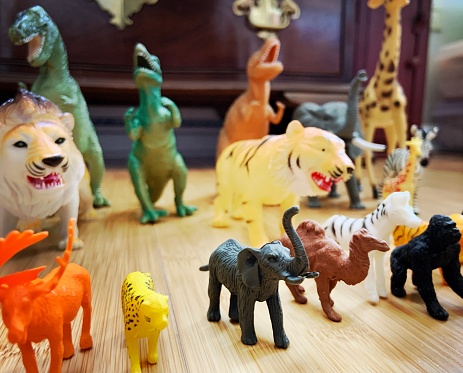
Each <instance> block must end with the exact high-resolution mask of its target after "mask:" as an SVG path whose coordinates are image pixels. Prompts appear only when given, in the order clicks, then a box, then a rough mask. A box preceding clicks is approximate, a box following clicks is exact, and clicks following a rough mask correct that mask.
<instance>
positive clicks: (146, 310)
mask: <svg viewBox="0 0 463 373" xmlns="http://www.w3.org/2000/svg"><path fill="white" fill-rule="evenodd" d="M121 301H122V312H123V314H124V321H125V339H126V342H127V349H128V352H129V357H130V365H131V371H132V373H141V368H140V353H139V349H138V340H139V339H140V338H146V337H147V338H148V362H149V363H150V364H155V363H157V362H158V339H159V334H160V333H161V330H163V329H165V328H166V327H167V315H168V313H169V298H168V297H167V296H166V295H162V294H158V293H156V292H155V291H154V283H153V279H152V278H151V275H150V274H149V273H143V272H132V273H129V275H128V276H127V277H126V279H125V280H124V283H123V284H122V291H121Z"/></svg>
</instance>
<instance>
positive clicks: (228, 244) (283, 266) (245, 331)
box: [200, 206, 318, 348]
mask: <svg viewBox="0 0 463 373" xmlns="http://www.w3.org/2000/svg"><path fill="white" fill-rule="evenodd" d="M298 212H299V208H298V207H297V206H294V207H292V208H290V209H288V210H287V211H285V213H284V215H283V219H282V221H283V226H284V229H285V231H286V233H287V235H288V237H289V239H290V241H291V243H292V245H293V247H294V253H295V255H294V257H291V256H290V254H289V249H288V248H286V247H284V246H283V245H282V244H281V243H280V242H279V241H272V242H270V243H267V244H265V245H264V246H262V247H261V248H260V249H253V248H250V247H246V246H244V245H242V244H240V243H239V242H237V241H235V240H233V239H229V240H227V241H225V242H224V243H223V244H221V245H220V246H219V247H218V248H217V249H216V250H215V251H214V252H213V253H212V254H211V257H210V259H209V264H208V265H205V266H202V267H201V268H200V270H201V271H209V291H208V293H209V299H210V303H209V309H208V311H207V319H208V320H209V321H219V320H220V308H219V305H220V291H221V288H222V285H224V286H225V287H226V288H227V289H228V290H229V291H230V293H231V295H230V308H229V312H228V316H229V317H230V319H231V320H232V321H234V322H239V324H240V327H241V342H243V343H244V344H246V345H254V344H256V343H257V337H256V332H255V330H254V305H255V302H256V301H259V302H263V301H266V302H267V306H268V310H269V313H270V319H271V321H272V327H273V337H274V342H275V346H276V347H280V348H287V347H288V346H289V340H288V338H287V337H286V334H285V331H284V328H283V311H282V309H281V304H280V296H279V293H278V283H279V281H280V280H283V281H285V282H287V283H289V284H293V285H299V284H300V283H301V282H302V281H303V280H304V278H314V277H317V276H318V273H316V272H309V273H307V269H308V267H309V262H308V259H307V255H306V253H305V251H304V246H303V245H302V242H301V240H300V238H299V237H298V235H297V233H296V231H295V229H294V228H293V226H292V225H291V218H292V217H293V216H294V215H295V214H297V213H298Z"/></svg>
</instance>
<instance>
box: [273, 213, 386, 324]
mask: <svg viewBox="0 0 463 373" xmlns="http://www.w3.org/2000/svg"><path fill="white" fill-rule="evenodd" d="M296 231H297V234H298V235H299V237H300V238H301V240H302V243H303V245H304V248H305V251H306V253H307V257H308V258H309V263H310V268H309V271H316V272H319V276H318V277H317V278H316V279H315V283H316V284H317V292H318V296H319V298H320V302H321V305H322V308H323V311H324V312H325V314H326V316H328V318H329V319H330V320H331V321H337V322H339V321H341V320H342V317H341V315H339V314H338V313H337V312H336V311H335V310H333V305H334V302H333V300H332V299H331V297H330V293H331V291H332V290H333V289H334V287H335V286H336V284H337V283H338V281H341V280H342V281H344V282H345V283H346V284H348V285H356V284H358V283H359V282H362V281H363V280H364V279H365V277H366V275H367V273H368V269H369V268H370V260H369V258H368V253H369V252H370V251H372V250H379V251H383V252H384V251H388V250H389V246H388V245H387V243H386V242H385V241H383V240H380V239H377V238H375V237H373V236H372V235H370V234H369V233H368V232H367V230H366V229H361V230H359V231H358V232H356V233H355V234H354V235H353V236H352V239H351V241H350V244H349V249H350V250H349V254H346V253H345V252H344V250H343V249H342V248H341V246H339V244H338V243H337V242H336V241H335V240H334V239H332V238H331V237H327V236H325V230H324V229H323V228H322V226H321V225H320V224H318V223H317V222H316V221H313V220H305V221H303V222H302V223H301V224H299V226H298V227H297V229H296ZM281 243H282V244H283V246H286V247H288V248H289V249H290V250H291V253H292V252H293V248H292V245H291V242H290V241H289V239H288V236H286V235H285V236H283V237H282V238H281ZM287 285H288V287H289V290H290V291H291V293H292V294H293V297H294V299H295V300H296V302H298V303H307V298H306V297H305V296H303V295H302V293H303V292H304V288H303V287H302V286H301V285H289V284H287Z"/></svg>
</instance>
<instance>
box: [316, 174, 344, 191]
mask: <svg viewBox="0 0 463 373" xmlns="http://www.w3.org/2000/svg"><path fill="white" fill-rule="evenodd" d="M311 176H312V180H313V182H314V183H315V184H316V185H317V186H318V187H319V188H320V189H321V190H324V191H325V192H329V191H330V190H331V185H332V184H333V183H337V182H339V181H340V180H341V178H337V179H333V178H331V177H329V176H325V175H323V174H321V173H320V172H313V173H312V175H311Z"/></svg>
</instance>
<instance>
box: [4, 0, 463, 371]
mask: <svg viewBox="0 0 463 373" xmlns="http://www.w3.org/2000/svg"><path fill="white" fill-rule="evenodd" d="M370 3H371V4H373V5H375V6H379V5H381V4H383V5H384V6H385V7H386V8H387V11H388V12H389V14H393V13H400V10H401V8H402V7H403V6H404V5H406V3H407V2H406V1H402V2H398V1H389V2H383V1H371V2H370ZM391 19H392V18H391ZM391 19H388V18H387V17H386V20H385V23H386V27H387V29H389V32H388V35H387V37H385V38H384V39H383V45H382V52H381V54H380V58H379V62H378V67H377V72H376V73H375V75H374V77H373V78H372V79H370V81H369V83H368V85H367V87H366V89H365V91H364V92H362V93H361V96H360V100H359V98H358V92H359V91H360V89H359V88H360V83H361V82H362V81H366V80H367V77H366V73H365V72H364V71H360V72H359V73H358V74H357V75H356V77H355V78H354V80H353V81H352V86H351V90H350V93H349V99H348V104H344V103H338V102H336V103H327V104H325V105H324V106H318V105H316V104H314V103H306V104H304V105H303V106H301V107H300V108H298V109H297V110H296V112H295V120H293V121H291V122H290V123H289V124H288V126H287V129H286V132H285V133H284V134H282V135H278V136H269V135H268V131H269V124H270V123H273V124H276V123H279V122H280V120H281V119H282V117H283V111H284V110H285V107H284V104H282V103H277V110H276V112H275V111H274V110H273V109H272V107H271V106H270V104H269V102H268V101H269V97H270V81H271V80H273V79H274V78H276V77H277V76H278V75H279V74H280V73H281V72H282V70H283V65H282V63H281V62H280V61H278V54H279V50H280V42H279V41H278V40H277V39H276V38H269V39H268V40H266V41H265V42H264V43H263V45H262V47H261V48H260V49H259V50H258V51H256V52H255V53H254V54H253V55H252V56H251V57H250V59H249V61H248V65H247V74H248V80H249V88H248V89H247V90H246V91H245V92H244V93H243V94H242V95H241V96H239V97H238V98H237V99H236V101H235V102H234V103H233V104H232V105H231V107H230V109H229V111H228V112H227V114H226V116H225V121H224V126H223V128H222V129H221V131H220V135H219V140H218V145H217V159H216V162H217V163H216V173H217V196H216V198H215V200H214V218H213V222H212V225H213V226H214V227H227V226H229V224H230V220H229V218H230V217H233V218H235V219H236V218H239V219H244V220H245V222H246V225H247V228H248V232H249V246H248V245H247V244H242V243H240V242H238V241H236V240H234V239H229V240H227V241H225V242H224V243H222V244H221V245H219V246H218V247H217V248H216V249H215V250H214V251H213V252H212V254H211V255H210V258H209V263H208V264H206V265H203V266H202V267H201V268H200V270H201V271H208V272H209V288H208V295H209V300H210V303H209V307H208V310H207V319H208V320H209V321H211V322H217V321H219V320H220V318H221V313H220V308H219V305H220V292H221V287H222V285H223V286H225V287H226V288H227V289H228V290H229V292H230V307H229V310H228V316H229V318H230V319H231V320H232V321H234V322H237V323H239V326H240V329H241V341H242V343H244V344H246V345H253V344H256V343H257V336H256V333H255V330H254V323H253V320H254V314H253V313H254V304H255V302H257V301H259V302H263V301H265V302H266V303H267V306H268V310H269V315H270V320H271V323H272V329H273V336H274V343H275V346H276V347H279V348H287V347H288V346H289V339H288V337H287V336H286V333H285V330H284V327H283V308H284V307H283V306H282V305H281V302H280V298H279V282H280V281H284V282H285V283H286V285H287V286H288V288H289V290H290V291H291V293H292V295H293V296H294V299H295V300H296V302H298V303H306V302H307V298H306V296H305V295H304V291H305V290H304V288H303V286H302V282H303V281H304V280H305V279H306V278H314V281H315V282H316V288H317V293H318V297H319V300H320V303H321V307H322V309H323V312H324V313H325V314H326V316H327V317H328V319H329V320H331V321H335V322H339V321H341V320H342V316H341V315H340V314H338V313H337V312H336V311H335V309H334V301H333V299H332V298H331V292H332V290H333V289H334V288H335V286H336V284H337V283H338V282H339V281H344V282H345V283H346V284H348V285H355V284H358V283H360V282H364V284H365V288H366V292H367V298H368V301H369V302H370V303H372V304H376V303H378V302H379V299H380V298H385V297H387V287H386V282H387V279H386V271H385V265H386V252H387V251H389V250H390V248H389V244H388V243H389V237H390V236H391V235H394V240H395V241H394V242H395V246H396V247H395V248H394V249H393V250H392V251H391V253H390V268H391V272H392V277H391V279H390V289H391V293H392V294H393V295H395V296H397V297H404V296H405V295H406V294H405V290H404V284H405V281H406V279H407V271H408V270H411V271H412V272H413V274H412V281H413V284H414V285H415V286H416V287H417V290H418V293H419V294H420V296H421V298H422V299H423V302H424V303H425V305H426V308H427V311H428V313H429V315H430V316H432V317H433V318H435V319H438V320H445V319H447V318H448V316H449V315H448V313H447V312H446V311H445V309H444V308H443V307H442V306H441V305H440V304H439V302H438V300H437V297H436V294H435V291H434V287H433V284H432V275H431V272H432V270H433V269H436V268H440V269H441V271H442V276H443V279H444V280H445V282H446V283H447V284H448V285H449V287H450V288H451V289H452V290H453V291H454V292H455V293H456V294H458V295H459V296H460V297H463V277H462V275H461V273H460V262H461V261H462V259H463V258H462V254H460V252H461V251H460V249H461V240H462V238H461V237H462V234H461V231H463V216H462V215H459V214H455V215H452V216H450V217H447V216H443V215H438V214H436V215H434V216H432V218H431V219H430V221H429V222H424V221H422V220H421V219H419V218H418V217H417V215H416V214H417V213H418V207H417V205H416V194H417V189H418V182H419V177H420V174H421V172H422V170H421V167H423V166H426V164H427V159H428V156H429V151H430V150H431V141H432V139H433V138H434V137H435V136H436V135H437V129H436V128H434V129H432V130H431V131H429V132H427V133H426V132H425V131H424V130H422V129H419V128H418V127H416V126H412V127H411V133H412V138H411V139H410V140H409V141H406V133H405V131H406V116H405V105H406V97H405V95H404V94H403V91H402V89H401V87H400V84H399V82H398V81H397V65H398V58H399V53H400V50H399V49H397V48H393V49H394V55H390V54H385V53H383V51H385V50H387V48H388V47H389V46H391V45H396V40H393V39H394V38H397V35H398V34H399V35H400V32H392V33H391V30H392V29H394V30H396V29H397V28H400V23H399V24H396V23H394V22H392V21H391ZM394 19H395V18H394ZM36 30H39V31H38V34H37V31H36ZM45 30H47V31H45ZM34 33H35V34H37V35H38V36H39V37H40V38H41V40H42V44H43V46H44V47H43V48H40V49H38V50H36V51H34V53H30V56H29V58H28V62H29V63H30V64H31V65H32V66H34V67H40V74H39V77H38V78H37V79H36V81H35V82H34V84H33V85H32V87H31V90H30V91H29V90H27V89H24V88H20V89H19V90H18V93H17V95H16V97H15V98H14V99H11V100H9V101H7V102H6V103H4V104H3V105H2V106H0V139H1V150H2V153H3V155H4V156H3V157H1V158H0V168H1V170H2V171H1V173H0V236H1V237H4V238H0V265H3V264H4V263H5V262H6V261H7V260H9V259H10V258H11V257H12V256H13V255H14V254H15V253H17V252H18V251H20V250H23V249H25V248H26V247H28V246H30V245H32V244H34V243H36V242H38V241H40V240H42V239H44V238H45V237H46V235H47V234H46V233H35V234H34V233H33V231H31V230H26V231H24V232H22V233H20V232H19V231H16V228H17V224H18V222H19V221H31V220H32V221H43V220H45V219H47V218H48V217H50V216H52V215H55V216H58V217H59V218H60V221H61V223H60V224H61V233H60V234H61V235H60V242H59V248H60V249H64V252H63V256H62V257H58V258H57V262H58V264H59V267H58V268H56V269H55V270H53V271H52V272H51V273H50V274H49V275H47V276H46V277H45V278H43V279H39V278H38V274H39V272H40V271H41V270H43V269H44V267H39V268H35V269H30V270H26V271H23V272H18V273H14V274H11V275H8V276H5V277H2V278H0V304H1V306H2V318H3V322H4V324H5V326H6V328H7V329H8V340H9V341H10V342H11V343H15V344H17V345H18V347H19V349H20V351H21V354H22V357H23V364H24V367H25V369H26V371H27V372H37V364H36V360H35V355H34V352H33V350H32V347H31V346H32V345H31V342H38V341H41V340H43V339H48V341H49V344H50V355H51V365H50V372H52V373H58V372H60V371H61V365H62V360H63V358H69V357H71V356H72V355H73V354H74V346H73V344H72V335H71V326H70V325H71V324H70V323H71V321H72V320H73V319H74V318H75V317H76V314H77V312H78V310H79V308H82V309H83V325H82V335H81V338H80V347H81V348H82V349H88V348H91V347H92V345H93V341H92V337H91V335H90V326H91V314H92V304H91V303H92V300H91V284H90V276H89V273H88V272H87V271H86V270H85V269H84V268H82V267H80V266H78V265H77V264H73V263H69V261H70V255H71V251H72V249H79V248H81V247H82V246H83V242H82V241H81V240H80V239H79V237H78V228H77V226H76V221H77V219H78V217H79V208H81V211H82V207H83V205H90V206H93V207H95V208H99V207H105V206H109V205H110V203H109V201H108V200H107V199H106V198H105V197H104V196H103V194H102V191H101V182H102V178H103V174H104V162H103V157H102V151H101V146H100V144H99V141H98V137H97V136H96V132H95V129H94V126H93V124H92V122H91V120H90V117H89V114H88V110H87V105H86V102H85V99H84V97H83V95H82V93H81V92H80V88H79V86H78V84H77V82H76V81H75V80H74V79H73V78H72V76H71V75H70V74H69V69H68V65H67V54H66V49H65V47H64V43H63V40H62V38H61V35H60V33H59V30H58V28H57V26H56V24H55V23H54V22H53V20H52V19H51V18H50V17H49V15H48V14H47V13H46V11H45V10H44V9H43V8H42V7H40V6H35V7H32V8H30V9H27V10H25V11H23V12H20V13H19V14H18V15H17V18H16V20H15V21H14V23H13V24H12V25H11V27H10V29H9V37H10V39H11V41H12V42H13V43H14V44H15V45H21V44H29V47H30V48H33V44H32V43H34V42H33V41H32V40H33V39H32V37H33V36H34V35H35V34H34ZM133 63H134V71H133V78H134V82H135V85H136V88H137V89H138V91H139V94H140V104H139V106H138V107H136V108H130V109H128V110H127V112H126V114H125V116H124V124H125V129H126V131H127V134H128V136H129V137H130V139H131V140H132V142H133V146H132V149H131V151H130V154H129V162H128V170H129V173H130V177H131V181H132V183H133V186H134V190H135V194H136V196H137V198H138V200H139V202H140V205H141V208H142V215H141V218H140V222H141V223H143V224H146V223H155V222H156V221H158V219H160V218H162V217H163V216H165V215H167V214H168V212H167V211H166V210H162V209H158V208H155V203H156V202H157V201H158V200H159V198H160V197H161V195H162V193H163V190H164V188H165V186H166V184H167V183H168V182H169V181H170V180H172V181H173V186H174V191H175V207H176V213H177V215H178V216H180V217H183V216H188V215H191V214H193V213H194V212H195V211H196V207H194V206H190V205H187V204H185V203H184V201H183V193H184V191H185V188H186V176H187V169H186V166H185V163H184V161H183V158H182V156H181V154H180V153H179V152H178V150H177V147H176V139H175V134H174V129H175V128H178V127H179V126H180V125H181V121H182V119H181V115H180V111H179V109H178V107H177V106H176V105H175V103H174V102H172V101H171V100H170V99H168V98H166V97H164V96H162V95H161V85H162V81H163V78H162V73H161V68H160V61H159V59H158V58H157V57H156V56H155V55H152V54H150V53H149V52H148V50H147V49H146V47H145V46H144V45H142V44H141V43H139V44H137V45H136V46H135V49H134V55H133ZM381 66H382V67H381ZM59 72H66V73H65V74H61V73H59ZM358 108H360V112H359V113H358V112H357V110H358ZM386 112H387V115H384V113H386ZM358 114H360V116H359V115H358ZM359 119H361V120H360V121H359ZM301 122H302V123H301ZM395 127H397V128H395ZM375 128H384V129H385V130H386V134H387V150H388V158H387V160H386V164H385V169H384V176H383V180H382V182H381V183H380V184H378V183H376V181H375V180H374V177H373V176H372V172H371V152H372V151H381V150H383V148H384V146H381V145H378V144H373V143H371V140H372V138H373V132H372V131H374V129H375ZM365 139H366V140H368V141H366V140H365ZM397 145H400V147H399V148H397V149H396V147H397ZM406 145H408V147H409V150H407V149H406V148H405V146H406ZM362 151H363V152H364V154H365V159H366V164H367V169H368V171H369V174H370V182H371V186H372V189H373V193H374V196H375V197H379V196H381V198H382V201H381V202H380V203H379V205H378V207H377V208H376V209H375V210H374V211H372V212H371V213H369V214H367V215H365V217H363V218H352V217H348V216H345V215H340V214H337V215H333V216H332V217H330V218H329V219H328V220H326V221H325V222H323V223H322V224H319V223H318V222H316V221H315V220H306V221H303V222H302V223H300V224H299V226H298V227H297V228H296V229H295V228H294V227H293V225H292V222H291V219H292V217H293V216H294V215H295V214H297V213H298V212H299V207H298V206H299V200H300V198H301V197H302V196H309V197H312V198H311V199H310V200H309V206H311V207H314V206H317V207H318V206H319V202H318V200H317V199H316V197H317V196H319V195H322V194H326V193H328V192H331V194H332V195H334V194H335V193H336V192H335V186H336V183H338V182H340V181H345V182H347V183H348V184H347V186H348V191H349V197H350V207H351V208H352V209H364V208H365V207H364V205H363V204H362V203H361V201H360V197H359V183H358V178H359V171H360V167H358V164H359V160H360V156H361V154H362ZM354 164H357V168H356V167H355V166H354ZM355 173H357V175H355ZM85 174H87V175H88V177H87V178H86V177H84V175H85ZM378 187H379V189H378ZM89 194H90V195H91V196H92V197H91V201H90V203H89V202H88V200H89V198H88V197H85V196H88V195H89ZM84 201H87V202H85V203H84ZM264 205H279V207H280V212H281V216H282V227H283V230H284V231H281V237H280V239H279V240H275V241H270V242H269V239H268V237H267V235H266V233H265V230H264V216H263V206H264ZM84 210H88V208H87V207H86V208H85V209H84ZM279 229H280V228H278V227H275V230H277V231H278V230H279ZM255 247H256V248H255ZM257 247H258V248H257ZM121 303H122V311H123V316H124V324H125V337H126V341H127V348H128V354H129V356H130V361H131V371H132V372H133V373H134V372H141V368H140V355H139V350H138V339H139V338H148V357H147V359H148V362H149V363H151V364H154V363H156V362H157V361H158V352H157V344H158V339H159V336H160V332H161V331H162V330H163V329H165V328H166V327H167V325H168V313H169V298H168V297H167V296H165V295H162V294H159V293H157V292H156V291H155V290H154V283H153V280H152V278H151V276H150V274H149V273H142V272H133V273H130V274H129V275H128V276H127V277H126V279H125V281H124V283H123V285H122V291H121Z"/></svg>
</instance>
